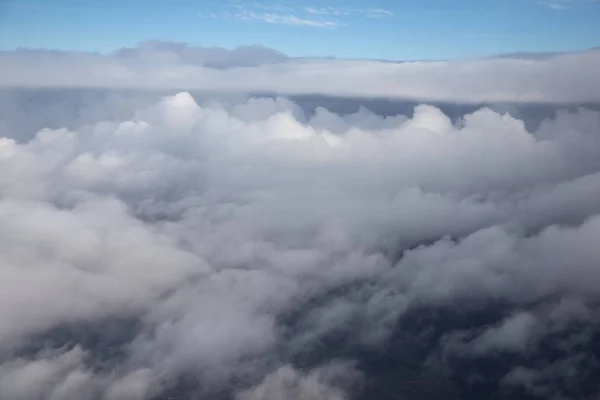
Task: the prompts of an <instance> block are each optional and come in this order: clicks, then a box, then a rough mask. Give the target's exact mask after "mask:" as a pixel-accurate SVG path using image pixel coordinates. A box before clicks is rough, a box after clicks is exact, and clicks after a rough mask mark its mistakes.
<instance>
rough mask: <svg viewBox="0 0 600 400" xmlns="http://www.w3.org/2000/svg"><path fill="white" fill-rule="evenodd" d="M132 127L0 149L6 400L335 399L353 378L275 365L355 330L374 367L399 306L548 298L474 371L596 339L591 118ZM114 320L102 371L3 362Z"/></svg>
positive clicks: (135, 109) (210, 114) (101, 127)
mask: <svg viewBox="0 0 600 400" xmlns="http://www.w3.org/2000/svg"><path fill="white" fill-rule="evenodd" d="M533 64H535V63H533ZM113 101H114V102H116V104H128V103H127V101H125V100H122V99H121V100H117V99H115V98H112V100H110V101H109V103H110V102H113ZM131 101H133V100H131ZM136 101H137V100H136ZM151 103H152V102H151ZM97 107H106V108H107V109H108V110H109V111H110V110H111V107H109V106H107V103H106V102H105V100H102V101H100V102H99V103H97ZM16 108H17V109H19V108H20V107H16ZM130 108H131V109H132V111H131V112H130V113H129V114H128V115H126V116H120V117H114V118H110V119H107V120H103V121H94V122H91V121H89V120H85V119H84V120H82V121H79V122H80V123H79V124H78V125H77V126H74V127H72V128H71V129H45V130H42V131H40V132H38V133H37V135H36V136H35V137H34V138H32V139H31V140H27V139H23V140H20V141H17V140H12V139H7V138H3V139H2V141H1V142H0V168H2V170H3V171H11V173H10V174H4V175H2V177H1V178H0V195H1V199H0V254H2V256H1V257H0V349H1V350H2V352H1V353H0V354H2V357H4V358H2V367H0V394H6V395H5V396H4V397H7V398H19V396H21V397H25V398H43V397H41V396H43V393H56V395H55V397H54V398H53V400H64V399H69V398H72V393H75V392H76V393H78V394H80V393H84V394H85V393H89V396H88V397H89V398H90V399H99V398H108V399H124V398H127V399H129V398H140V399H144V398H147V397H148V395H147V394H148V393H154V391H156V390H160V389H161V388H163V387H168V384H169V382H168V381H169V379H170V378H173V377H178V376H180V374H184V373H185V374H191V376H193V377H194V379H195V380H196V381H197V382H200V387H202V388H204V390H220V389H222V388H223V387H227V385H229V384H230V382H232V381H234V380H236V379H239V380H242V381H243V382H249V383H251V384H252V386H253V388H254V389H251V390H249V391H247V392H244V393H241V394H240V398H241V399H254V398H265V396H267V398H269V397H268V396H271V397H273V396H275V398H277V396H279V395H280V393H284V394H285V395H286V396H289V397H288V398H296V397H297V398H319V396H322V395H323V393H327V394H328V395H330V396H333V397H334V398H344V396H345V393H346V392H347V390H346V389H347V388H346V387H345V386H344V385H341V386H340V385H338V383H339V379H338V378H337V377H335V376H337V375H341V376H342V377H348V376H354V375H353V374H354V372H352V370H351V369H342V370H343V372H339V373H338V372H336V373H335V374H333V375H334V378H331V376H332V375H331V372H326V371H324V370H322V369H318V370H317V371H318V372H308V373H300V372H298V371H297V370H295V369H293V368H290V367H285V365H287V364H289V363H290V362H292V361H293V358H294V356H296V355H298V354H303V353H304V352H310V351H311V350H312V349H314V348H316V346H317V345H318V344H319V343H321V341H322V340H323V338H326V337H327V336H328V335H330V334H331V333H332V332H340V331H344V330H346V329H350V328H351V329H352V335H351V336H352V339H353V340H355V341H356V342H359V343H365V344H368V345H370V346H375V347H377V346H378V345H380V344H381V343H385V340H386V338H388V336H389V335H390V334H391V332H392V330H393V327H394V326H395V324H396V322H397V321H398V318H400V317H401V316H402V315H404V313H405V312H406V311H407V310H410V309H411V307H415V306H423V305H429V306H435V305H450V306H452V305H460V304H462V302H465V301H466V302H473V303H476V304H481V303H485V302H486V301H491V300H498V299H500V300H505V301H509V302H511V303H512V304H515V305H516V306H519V307H524V308H526V307H528V305H529V304H532V303H535V302H537V303H542V304H544V302H546V301H548V302H549V303H548V307H549V308H550V307H551V306H552V307H554V304H555V301H556V299H559V300H561V302H560V304H562V305H561V306H560V307H558V306H556V307H555V308H552V310H554V311H553V312H552V313H549V315H551V317H549V318H550V319H548V320H546V319H541V320H540V321H542V322H541V323H540V324H536V322H537V321H538V314H537V311H535V310H533V311H525V312H524V313H522V314H519V313H517V311H515V314H514V316H513V317H511V318H508V319H506V320H504V321H502V322H499V323H498V324H497V325H496V326H493V327H491V328H490V329H489V330H488V331H487V333H482V334H481V335H480V336H479V339H478V342H477V343H480V344H479V348H480V350H481V351H480V352H482V353H483V352H486V351H488V349H493V348H502V349H511V351H515V352H519V351H521V350H522V349H523V348H524V347H525V346H526V345H527V344H528V343H530V340H533V339H535V338H538V337H543V336H544V335H545V334H546V333H547V332H549V331H552V329H559V328H555V326H561V323H562V324H563V325H566V326H568V324H569V321H573V320H577V321H590V322H592V321H594V318H595V317H594V315H595V313H594V310H597V308H595V306H594V304H597V301H598V291H597V288H598V285H600V273H599V271H598V268H597V260H598V259H600V253H599V248H598V246H597V243H596V242H597V239H596V238H597V237H598V236H599V235H600V214H599V213H600V206H599V205H598V202H597V201H596V199H597V198H599V197H600V162H599V160H600V137H599V136H598V126H600V113H598V112H595V111H591V110H586V109H580V110H577V111H572V112H567V111H565V112H561V113H558V114H557V116H556V118H555V119H552V120H547V121H545V122H544V123H542V124H541V125H540V127H539V129H536V130H535V131H528V130H527V129H526V127H525V124H524V123H523V122H522V121H520V120H518V119H515V118H514V117H511V116H510V115H508V114H500V113H497V112H495V111H492V110H490V109H481V110H479V111H477V112H474V113H472V114H468V115H465V116H463V117H462V118H461V119H460V120H457V121H452V120H451V119H450V118H449V117H448V116H446V115H444V113H443V112H442V111H441V110H439V109H438V108H436V107H432V106H427V105H421V106H419V107H417V108H416V109H415V112H414V115H409V116H402V115H399V116H396V117H389V118H382V117H380V116H377V115H375V114H373V113H371V112H369V111H367V110H365V109H361V110H359V111H358V112H356V113H355V114H350V115H336V114H334V113H331V112H329V111H327V110H324V109H319V110H318V111H317V112H316V113H315V115H304V114H303V112H302V110H301V109H299V108H298V107H297V106H296V105H294V104H293V103H292V102H290V101H288V100H285V99H282V98H277V99H260V98H253V99H250V100H248V101H244V102H232V104H226V105H222V104H218V103H215V102H212V103H207V104H202V105H200V104H198V103H197V102H196V101H195V99H194V98H193V97H192V96H191V95H190V94H188V93H185V92H182V93H178V94H175V95H172V96H167V97H165V98H163V99H161V100H160V101H158V102H156V103H154V104H147V103H146V102H143V101H141V100H140V105H139V106H131V107H130ZM55 111H56V110H55ZM40 112H41V113H43V112H44V111H42V110H40ZM58 112H60V110H58ZM62 112H63V113H64V112H65V111H62ZM98 112H100V110H99V111H98ZM110 112H112V111H110ZM33 114H35V111H34V112H33ZM84 115H89V114H85V113H84ZM92 116H93V115H92ZM32 118H34V119H35V118H36V117H35V115H33V116H32ZM12 137H24V136H23V135H21V134H20V133H15V134H14V135H12ZM450 237H452V238H455V240H453V239H451V238H450ZM457 238H458V239H457ZM398 251H403V256H402V257H400V258H398V257H391V256H390V254H394V253H397V252H398ZM548 299H549V300H548ZM294 313H297V314H298V317H297V319H296V320H295V321H294V322H293V324H294V329H290V326H289V324H290V323H291V322H285V321H286V318H288V320H287V321H289V318H290V315H294ZM574 315H576V318H575V317H574ZM111 319H133V320H135V321H136V325H135V327H133V328H132V331H131V336H130V337H127V338H126V339H123V340H124V341H125V342H124V343H121V344H119V347H120V349H121V350H122V351H123V355H122V356H121V358H119V359H118V360H117V361H115V363H116V364H115V365H114V366H111V367H110V368H108V370H101V371H100V372H97V371H96V370H95V369H94V362H97V361H96V360H95V359H94V355H93V353H94V351H95V349H94V348H93V347H94V346H93V345H90V344H89V343H88V344H87V345H86V344H85V343H80V344H79V347H75V348H72V349H70V350H67V349H64V348H62V345H54V347H55V346H61V347H60V348H59V349H56V348H54V352H55V353H46V352H45V351H44V350H43V347H44V346H42V349H41V350H40V351H35V352H34V353H33V354H26V355H25V356H17V355H16V354H17V353H18V352H19V351H24V349H25V350H26V349H27V348H28V347H27V346H28V345H29V344H30V343H31V342H32V341H33V342H34V343H35V339H36V338H39V337H40V336H41V337H43V338H46V339H47V340H46V341H45V343H48V344H47V346H49V347H53V344H52V343H53V342H52V341H53V340H56V339H55V338H53V336H52V333H51V332H52V330H53V329H56V328H64V329H67V328H68V327H70V326H73V325H78V324H84V325H85V326H90V327H91V328H89V329H98V328H94V326H98V325H100V326H105V324H104V321H107V320H111ZM94 324H96V325H94ZM97 332H98V335H100V336H102V334H103V331H102V329H100V330H98V331H97ZM75 340H76V339H75ZM86 346H89V348H88V347H86ZM484 350H485V351H484ZM216 366H217V367H216ZM325 370H327V371H331V370H329V369H327V368H325ZM335 371H339V369H336V370H335ZM336 374H337V375H336ZM261 382H262V383H261ZM36 396H37V397H36ZM69 396H71V397H69ZM81 396H83V395H81ZM103 396H104V397H103ZM311 396H312V397H311ZM0 397H2V396H0ZM80 398H81V397H80Z"/></svg>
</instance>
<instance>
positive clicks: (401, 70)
mask: <svg viewBox="0 0 600 400" xmlns="http://www.w3.org/2000/svg"><path fill="white" fill-rule="evenodd" d="M124 55H127V57H125V56H124ZM228 67H231V68H228ZM598 71H600V50H590V51H585V52H577V53H561V54H557V55H555V56H552V57H545V58H543V59H522V58H499V59H484V60H464V61H447V62H405V63H391V62H389V63H388V62H378V61H349V60H311V59H287V58H286V57H285V56H283V55H281V54H278V53H276V52H273V51H269V50H268V49H264V48H258V47H256V48H245V49H237V50H234V51H233V52H232V54H227V52H226V51H218V50H213V51H205V50H202V49H196V48H189V47H187V46H185V45H181V44H168V43H162V44H161V43H159V45H142V46H140V47H139V48H134V49H123V50H121V51H119V52H117V53H115V54H111V55H97V54H87V53H54V52H45V51H26V50H19V51H15V52H4V53H2V54H0V86H4V87H14V86H25V87H111V88H143V89H158V88H161V89H172V88H177V89H181V88H185V89H188V90H193V89H196V90H204V91H224V92H231V93H239V92H274V93H284V94H286V93H287V94H315V93H321V94H326V95H339V96H359V97H360V96H367V97H372V96H381V97H396V98H413V99H419V100H423V101H424V100H426V101H431V100H445V101H464V102H482V101H494V102H495V101H538V102H559V103H564V102H587V101H598V100H600V97H599V94H598V93H600V79H598V78H599V76H598Z"/></svg>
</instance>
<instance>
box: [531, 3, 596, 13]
mask: <svg viewBox="0 0 600 400" xmlns="http://www.w3.org/2000/svg"><path fill="white" fill-rule="evenodd" d="M599 2H600V1H599V0H553V1H536V4H537V5H539V6H543V7H548V8H551V9H553V10H557V11H565V10H570V9H572V8H573V7H574V6H576V5H581V4H585V3H587V4H589V3H599Z"/></svg>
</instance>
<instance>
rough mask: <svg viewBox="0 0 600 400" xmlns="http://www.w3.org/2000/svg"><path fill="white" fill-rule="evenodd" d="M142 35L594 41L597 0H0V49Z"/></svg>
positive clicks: (514, 45) (471, 47)
mask: <svg viewBox="0 0 600 400" xmlns="http://www.w3.org/2000/svg"><path fill="white" fill-rule="evenodd" d="M149 39H160V40H171V41H178V42H187V43H190V44H193V45H201V46H213V45H214V46H221V47H227V48H231V47H236V46H239V45H246V44H262V45H265V46H268V47H272V48H275V49H277V50H280V51H283V52H285V53H286V54H289V55H291V56H335V57H343V58H375V59H393V60H409V59H456V58H468V57H480V56H487V55H493V54H497V53H506V52H514V51H556V50H578V49H586V48H590V47H594V46H599V45H600V1H597V0H539V1H537V0H371V1H366V0H346V1H341V0H296V1H290V0H275V1H260V0H252V1H239V0H219V1H214V0H0V49H2V50H10V49H14V48H17V47H29V48H46V49H60V50H85V51H96V52H109V51H112V50H114V49H116V48H119V47H123V46H133V45H135V44H137V43H139V42H141V41H145V40H149Z"/></svg>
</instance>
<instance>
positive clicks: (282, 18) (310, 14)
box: [199, 3, 396, 28]
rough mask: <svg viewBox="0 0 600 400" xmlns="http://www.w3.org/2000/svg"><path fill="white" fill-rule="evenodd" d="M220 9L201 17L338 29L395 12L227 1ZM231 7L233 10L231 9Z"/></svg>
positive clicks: (206, 12) (201, 14) (210, 11)
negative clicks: (355, 20) (352, 20)
mask: <svg viewBox="0 0 600 400" xmlns="http://www.w3.org/2000/svg"><path fill="white" fill-rule="evenodd" d="M222 8H225V11H223V10H220V11H219V10H215V9H211V10H207V11H205V12H201V13H199V15H200V16H201V17H205V18H207V17H209V18H214V19H236V20H242V21H260V22H265V23H269V24H278V25H289V26H303V27H312V28H339V27H342V26H347V25H350V19H352V18H353V19H361V18H370V19H372V18H390V17H395V16H396V15H395V14H394V13H393V12H392V11H389V10H385V9H352V8H339V7H332V6H326V7H318V6H302V7H300V6H298V7H293V6H284V5H281V4H271V5H267V4H252V5H247V4H239V3H228V4H225V5H223V6H222ZM232 10H233V11H232Z"/></svg>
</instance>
